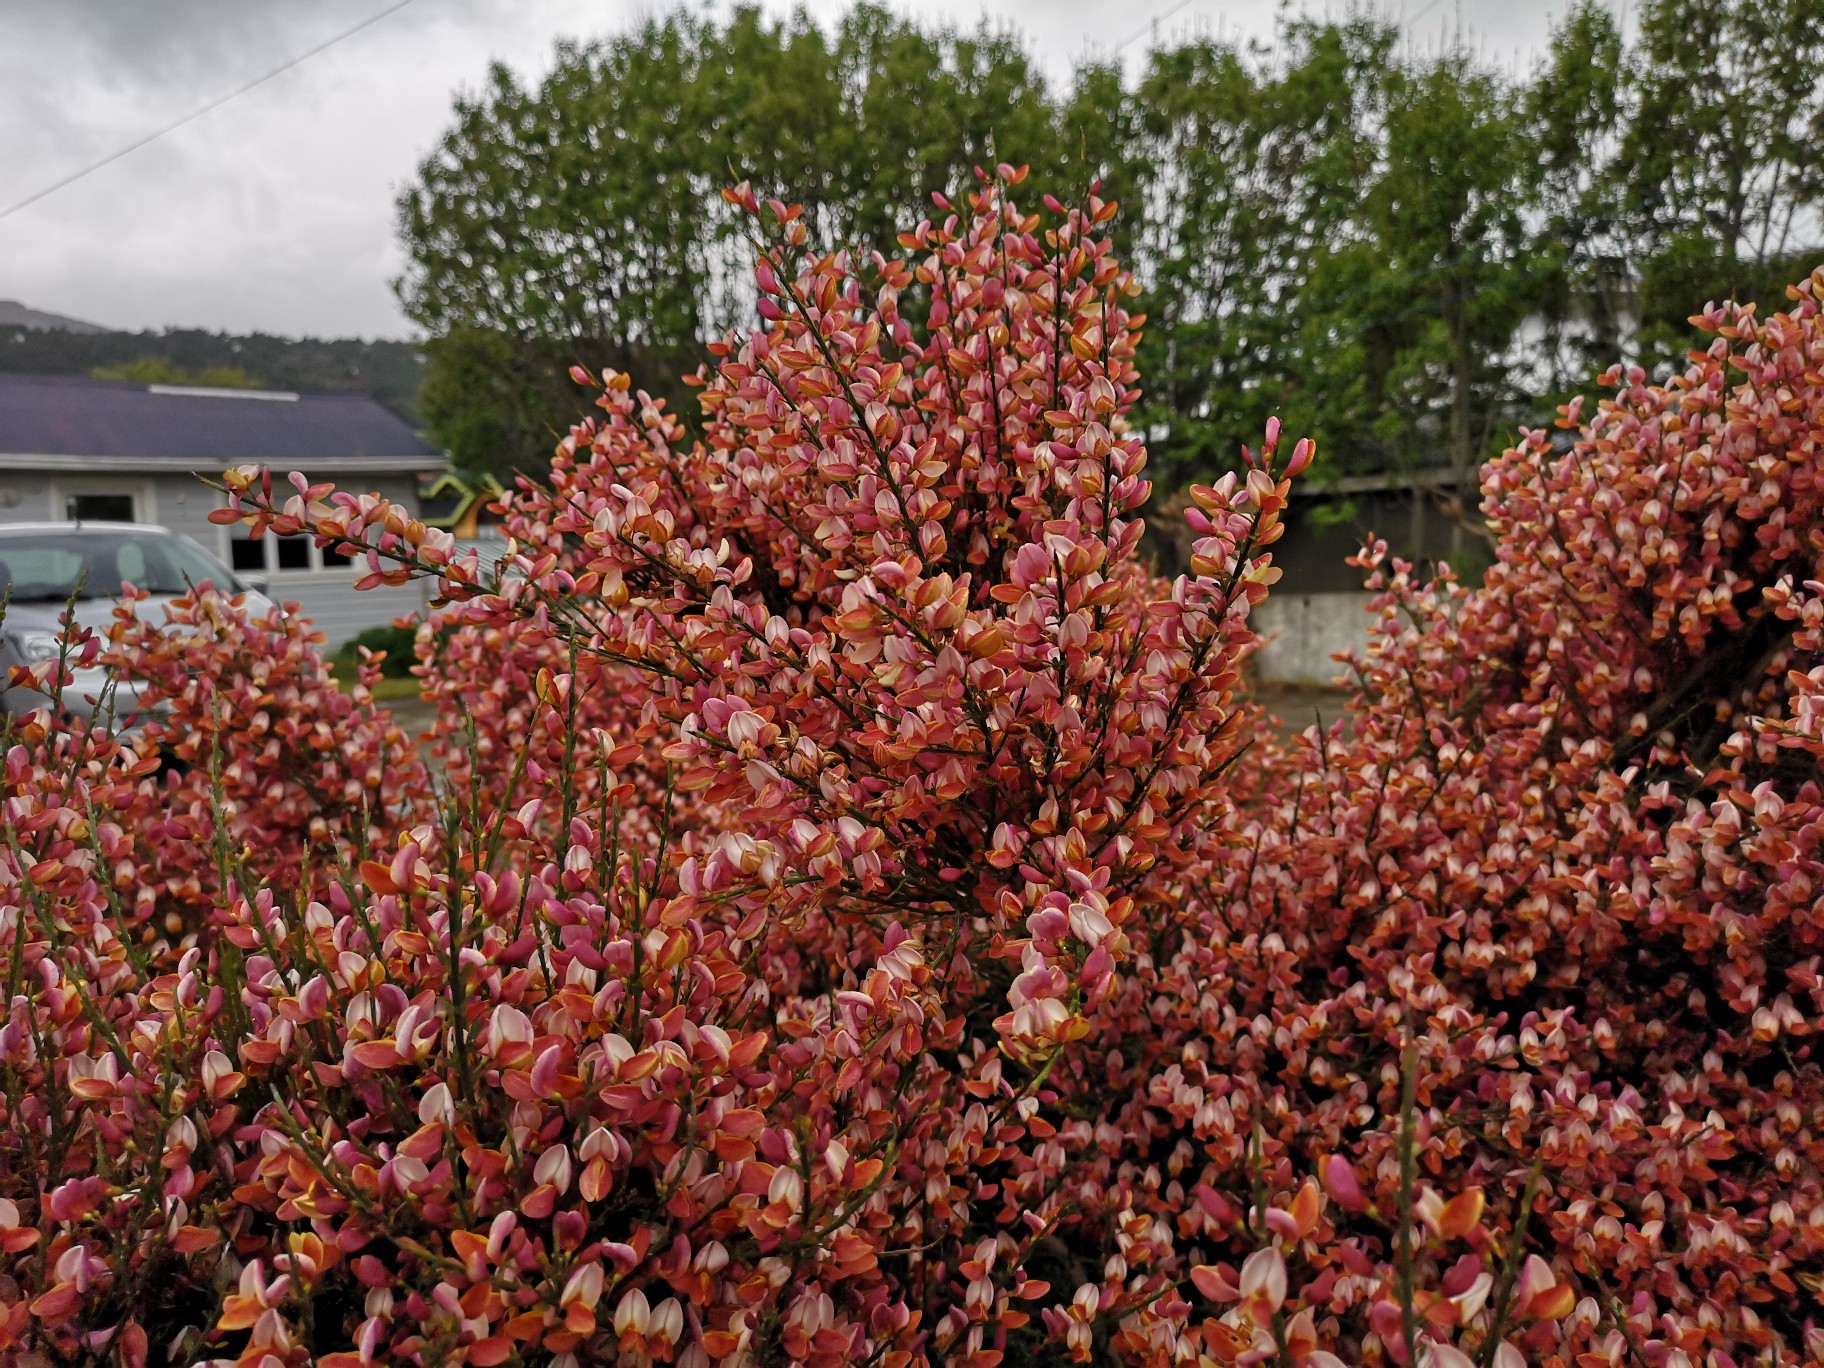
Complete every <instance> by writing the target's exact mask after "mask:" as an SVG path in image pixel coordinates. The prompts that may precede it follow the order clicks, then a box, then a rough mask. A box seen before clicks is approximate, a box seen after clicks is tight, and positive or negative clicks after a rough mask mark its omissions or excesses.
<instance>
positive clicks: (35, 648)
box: [8, 632, 62, 665]
mask: <svg viewBox="0 0 1824 1368" xmlns="http://www.w3.org/2000/svg"><path fill="white" fill-rule="evenodd" d="M8 635H9V636H10V638H11V640H12V643H13V649H14V650H15V651H17V652H19V658H20V659H21V660H23V661H24V662H25V663H26V664H27V665H36V664H37V663H38V662H39V661H41V660H52V659H55V658H56V655H57V652H58V651H59V650H60V649H61V647H62V639H61V638H60V637H59V636H58V635H57V633H55V632H11V633H9V634H8Z"/></svg>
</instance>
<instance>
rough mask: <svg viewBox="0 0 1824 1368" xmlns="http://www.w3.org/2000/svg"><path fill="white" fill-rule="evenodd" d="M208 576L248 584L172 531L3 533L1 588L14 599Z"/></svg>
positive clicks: (165, 587) (171, 585) (156, 585)
mask: <svg viewBox="0 0 1824 1368" xmlns="http://www.w3.org/2000/svg"><path fill="white" fill-rule="evenodd" d="M204 580H212V581H214V583H215V584H216V585H217V586H219V587H221V588H224V589H227V590H230V591H231V592H234V593H239V592H241V590H243V589H244V588H246V586H245V585H243V584H242V583H241V582H240V581H239V580H237V579H236V578H235V577H234V576H233V574H231V573H230V572H229V571H228V570H227V569H226V568H225V567H224V566H223V565H222V564H221V562H219V561H217V560H216V559H215V558H214V557H213V556H211V555H210V554H209V553H208V552H206V551H204V550H203V549H202V548H201V547H200V546H198V545H196V543H194V542H192V541H190V540H188V539H187V538H184V537H179V536H174V535H171V534H169V533H162V532H151V531H147V532H129V531H120V532H102V531H86V530H85V531H81V532H75V531H71V532H19V533H4V534H0V590H6V591H10V594H11V597H12V601H13V602H14V603H43V602H53V601H54V602H59V603H60V602H63V601H64V600H66V599H68V598H69V597H70V596H71V595H75V596H76V597H77V598H83V599H98V598H113V597H114V596H115V595H116V594H118V593H119V592H120V586H121V585H122V584H123V583H132V584H134V585H136V586H137V587H139V588H141V589H144V590H146V591H147V592H148V593H152V594H181V593H183V592H185V591H186V590H188V589H189V588H190V587H191V586H192V585H193V584H201V583H202V582H203V581H204ZM79 591H80V592H79Z"/></svg>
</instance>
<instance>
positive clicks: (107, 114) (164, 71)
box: [0, 0, 1550, 336]
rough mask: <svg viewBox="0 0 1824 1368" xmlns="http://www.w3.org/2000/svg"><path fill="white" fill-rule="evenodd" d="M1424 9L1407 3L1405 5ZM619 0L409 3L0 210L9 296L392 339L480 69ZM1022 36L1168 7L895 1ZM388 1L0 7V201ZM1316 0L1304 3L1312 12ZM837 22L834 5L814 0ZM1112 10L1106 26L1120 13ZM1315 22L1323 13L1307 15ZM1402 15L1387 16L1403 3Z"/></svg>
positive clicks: (1437, 12) (125, 323) (1265, 28)
mask: <svg viewBox="0 0 1824 1368" xmlns="http://www.w3.org/2000/svg"><path fill="white" fill-rule="evenodd" d="M1424 6H1425V0H1408V4H1407V6H1406V8H1407V9H1408V10H1409V11H1412V12H1417V11H1418V10H1420V9H1422V8H1424ZM666 7H668V6H667V5H665V4H656V5H655V4H636V3H631V2H630V0H513V3H508V2H507V0H416V2H415V3H413V4H412V5H410V6H408V7H407V8H406V9H404V10H402V11H401V12H399V13H398V14H395V15H393V16H391V17H389V18H387V19H384V20H382V21H381V22H379V23H377V24H375V25H373V26H372V27H371V28H368V29H366V30H365V31H363V32H361V33H359V34H357V35H355V36H354V37H352V38H350V39H349V40H348V41H347V42H345V43H342V44H339V45H337V46H336V47H333V48H331V49H330V50H328V51H327V52H324V53H322V54H321V55H319V56H318V57H315V58H313V59H311V60H310V61H308V62H306V63H304V64H302V65H300V66H299V67H297V68H296V69H294V70H292V71H289V72H287V73H285V74H284V75H281V76H279V77H277V78H276V79H274V80H273V81H271V82H269V83H267V84H266V85H263V86H261V87H259V88H258V89H256V90H253V91H251V92H249V93H248V94H246V95H244V96H242V97H240V98H238V99H236V100H234V101H232V102H231V103H229V104H227V105H225V106H223V107H222V108H221V109H218V110H215V111H213V112H212V113H210V114H207V115H205V116H203V117H202V118H200V119H198V120H196V121H195V122H194V123H191V124H189V125H187V126H185V127H184V128H182V129H180V130H178V131H177V132H175V133H173V134H171V135H170V136H169V137H166V138H163V139H160V140H159V141H157V142H155V143H153V144H152V145H150V146H148V147H145V148H142V149H141V150H139V151H137V152H134V153H133V154H131V155H130V156H128V157H125V158H123V159H121V160H120V161H118V162H115V163H114V164H112V165H110V166H108V167H106V168H105V169H103V170H101V171H98V172H96V173H95V174H93V175H91V176H88V177H86V178H84V179H83V180H81V181H79V182H77V183H75V184H73V185H71V186H69V187H68V188H66V189H64V190H61V191H59V192H57V193H56V194H55V195H52V196H50V197H48V198H46V199H45V200H43V201H42V202H40V203H38V204H34V205H32V206H31V207H29V208H27V209H24V210H22V211H21V212H19V213H17V214H15V215H13V216H11V217H10V218H7V219H4V220H0V298H18V299H22V300H25V301H26V302H27V303H29V304H32V305H35V306H36V307H39V308H44V309H51V310H55V311H56V312H59V313H65V314H71V315H74V316H76V317H80V318H90V319H93V320H95V321H96V322H100V323H104V324H108V325H110V326H115V327H129V328H140V327H160V326H164V325H167V324H170V325H184V326H203V327H211V328H225V329H230V330H235V331H250V330H254V329H260V330H264V331H269V332H281V333H292V334H316V335H348V334H351V333H354V334H361V335H368V336H375V335H379V336H401V335H404V333H405V332H406V330H407V325H406V323H405V320H404V318H403V317H402V316H401V314H400V313H399V310H398V306H397V304H396V302H395V301H394V300H393V297H392V294H391V291H390V290H389V288H388V282H389V280H390V279H391V278H392V277H393V276H394V275H396V274H397V272H398V270H399V267H400V264H401V263H400V256H399V251H398V247H397V244H396V243H395V241H394V238H393V222H392V220H393V208H392V206H393V199H394V196H395V194H396V193H397V190H398V188H399V187H400V186H401V185H403V184H405V183H406V182H408V181H409V180H410V179H411V177H412V175H413V172H414V169H415V167H416V165H417V162H418V160H419V159H420V158H421V157H422V156H423V155H424V154H425V152H426V151H427V150H428V149H429V148H430V147H431V146H432V144H433V143H434V142H435V141H436V139H437V138H438V136H439V135H440V134H441V132H442V131H443V129H444V127H445V125H446V124H447V121H448V113H449V108H450V102H451V98H452V96H453V94H454V92H455V91H456V90H457V89H458V88H461V87H465V86H466V87H471V88H472V87H474V86H476V85H478V84H479V83H480V82H481V80H482V78H483V76H484V74H485V72H486V70H487V67H488V64H489V62H490V61H491V60H494V59H496V58H498V59H500V60H503V61H505V62H507V63H508V65H510V66H512V67H514V68H515V69H516V70H519V71H521V72H522V73H526V74H532V75H536V74H537V73H539V72H540V71H542V70H543V69H544V67H545V66H546V64H547V63H548V61H549V56H550V52H551V49H552V46H553V44H554V43H555V41H556V40H557V39H558V38H560V37H564V36H590V35H594V34H599V33H604V32H611V31H614V30H617V29H620V28H623V27H625V26H627V25H628V24H631V23H635V22H638V21H639V20H640V19H642V18H644V17H645V16H646V15H648V14H650V13H651V12H653V11H654V10H655V9H663V8H666ZM788 7H789V6H788V4H786V3H781V2H780V0H768V8H769V9H775V10H784V9H786V8H788ZM896 7H898V8H903V9H907V10H909V11H910V10H915V11H916V12H917V13H918V14H920V15H921V16H924V17H927V18H931V19H941V20H943V21H946V22H949V23H953V24H956V25H958V26H962V27H973V26H975V25H976V24H977V23H978V22H980V21H982V20H983V19H987V20H988V21H990V22H993V23H1002V22H1005V23H1009V24H1011V25H1013V26H1014V27H1016V28H1018V29H1019V30H1020V31H1022V32H1023V33H1024V34H1025V35H1026V37H1027V38H1028V40H1029V41H1030V43H1031V44H1032V46H1033V47H1034V49H1035V50H1036V51H1037V52H1038V54H1039V56H1040V57H1041V59H1042V60H1043V61H1044V63H1045V64H1046V67H1047V69H1048V70H1049V71H1050V72H1051V73H1052V75H1053V76H1054V77H1055V78H1057V79H1064V78H1066V77H1067V76H1068V74H1069V72H1070V70H1071V68H1072V66H1073V65H1074V64H1075V63H1077V62H1080V61H1082V60H1085V59H1092V58H1099V57H1104V56H1106V55H1107V53H1108V52H1109V50H1110V48H1111V47H1113V45H1114V44H1115V43H1116V42H1118V41H1120V40H1121V39H1124V38H1128V37H1130V36H1132V35H1135V34H1139V35H1141V36H1140V37H1139V38H1138V39H1137V41H1135V42H1134V43H1133V44H1132V45H1131V46H1130V47H1129V49H1128V51H1127V52H1126V53H1124V54H1123V57H1124V58H1125V59H1128V60H1135V59H1137V58H1138V57H1139V56H1140V55H1141V54H1143V53H1144V51H1145V49H1146V47H1147V45H1148V42H1149V41H1150V39H1151V36H1152V35H1151V29H1150V26H1149V23H1148V17H1149V13H1150V14H1159V13H1161V12H1164V11H1168V10H1170V9H1172V7H1173V5H1172V0H1153V3H1151V4H1143V5H1134V6H1127V7H1119V6H1110V5H1108V4H1107V0H993V3H988V4H984V3H982V0H917V2H916V3H912V2H910V0H899V3H898V4H897V5H896ZM382 8H384V0H312V3H308V4H292V5H275V4H261V3H248V0H156V3H154V2H153V0H8V3H6V4H5V5H3V6H0V207H4V206H5V205H7V204H11V203H13V202H15V201H17V200H18V199H21V198H23V197H24V196H25V195H27V194H29V193H32V192H33V191H35V190H37V189H39V188H41V187H43V186H44V185H47V184H49V183H51V182H53V181H55V180H57V179H59V178H60V177H62V176H64V175H67V174H69V173H70V172H71V171H73V170H75V169H76V168H78V167H81V166H83V165H85V164H87V163H88V162H91V161H93V160H95V159H97V158H99V157H101V156H104V155H106V154H108V153H109V152H111V151H114V150H116V149H117V148H119V147H121V146H123V145H125V144H127V143H130V142H132V141H134V140H135V139H136V138H138V137H141V136H144V134H146V133H147V132H150V131H151V130H152V129H154V128H157V127H159V126H161V125H163V124H165V123H168V122H170V121H171V120H173V119H175V118H178V117H180V116H181V115H183V114H185V113H187V112H188V111H190V110H191V109H194V108H195V107H196V106H198V105H199V104H202V103H203V102H205V101H207V100H210V99H212V98H214V97H216V96H218V95H220V94H223V93H225V92H226V91H229V90H232V89H234V88H235V87H236V86H238V85H240V84H242V83H243V82H245V81H248V80H250V79H252V78H253V77H255V76H258V75H260V74H262V73H263V72H265V71H267V70H270V69H271V68H272V67H274V66H277V65H278V64H280V63H281V62H283V61H285V60H286V59H287V58H289V57H291V56H293V55H295V54H296V53H298V52H300V51H302V50H304V49H306V48H308V47H311V46H313V45H314V44H316V43H319V42H321V41H323V40H324V39H326V38H328V37H330V36H332V35H334V34H335V33H338V32H340V31H341V30H343V29H345V28H347V27H349V26H350V25H352V24H354V23H357V22H359V21H360V20H361V19H362V18H364V17H367V16H369V15H372V14H374V13H377V12H378V11H379V10H380V9H382ZM1310 8H1316V6H1315V5H1313V6H1311V7H1310ZM809 9H810V11H811V13H812V14H814V15H816V16H817V17H819V18H820V19H824V20H828V19H832V18H834V16H835V15H836V14H837V13H839V12H840V9H841V5H840V4H839V3H838V0H812V3H811V4H810V5H809ZM1280 9H1281V6H1280V5H1279V4H1278V3H1277V2H1276V0H1193V2H1192V3H1191V4H1189V5H1187V6H1185V7H1183V8H1182V9H1181V10H1179V11H1178V12H1177V13H1175V14H1172V15H1171V16H1170V17H1168V18H1167V19H1166V20H1165V21H1164V22H1163V23H1162V24H1160V26H1159V29H1158V32H1159V36H1160V37H1162V38H1164V39H1167V40H1170V39H1173V38H1178V37H1183V36H1184V35H1185V34H1187V33H1192V32H1203V33H1214V32H1223V33H1227V34H1230V35H1236V36H1259V37H1263V38H1264V37H1268V36H1270V35H1271V33H1272V30H1273V25H1274V19H1275V15H1276V14H1277V13H1279V12H1280ZM1111 12H1112V13H1113V14H1114V15H1116V16H1117V17H1118V19H1119V22H1118V23H1117V22H1114V21H1112V20H1111V18H1110V15H1111ZM1320 12H1321V11H1320ZM1394 12H1395V13H1396V14H1397V13H1398V12H1399V11H1398V9H1397V8H1396V9H1395V10H1394ZM1549 15H1550V10H1548V9H1547V8H1546V7H1545V6H1542V5H1529V4H1527V3H1524V0H1523V2H1522V3H1513V0H1446V2H1445V3H1444V4H1442V5H1437V6H1435V7H1433V8H1432V9H1431V10H1430V12H1429V13H1428V14H1426V15H1424V17H1423V18H1421V19H1420V20H1419V21H1418V22H1417V23H1416V24H1415V25H1414V26H1413V28H1412V30H1411V32H1410V34H1409V37H1410V40H1411V41H1413V42H1415V43H1416V44H1419V45H1427V44H1430V43H1435V42H1437V41H1439V40H1440V38H1441V36H1442V35H1444V34H1446V33H1449V32H1453V31H1455V30H1456V26H1458V25H1461V26H1462V29H1463V31H1465V32H1466V33H1468V34H1470V35H1472V36H1473V37H1474V38H1475V39H1476V40H1477V41H1478V42H1479V44H1480V45H1481V46H1482V47H1483V49H1484V51H1485V52H1486V53H1487V54H1488V55H1489V56H1490V57H1492V58H1494V59H1496V60H1501V61H1504V62H1506V61H1508V60H1510V59H1513V60H1518V57H1517V54H1524V53H1528V52H1533V51H1536V50H1537V49H1538V48H1539V46H1540V45H1541V44H1542V43H1543V41H1544V39H1545V36H1546V34H1547V32H1548V28H1549Z"/></svg>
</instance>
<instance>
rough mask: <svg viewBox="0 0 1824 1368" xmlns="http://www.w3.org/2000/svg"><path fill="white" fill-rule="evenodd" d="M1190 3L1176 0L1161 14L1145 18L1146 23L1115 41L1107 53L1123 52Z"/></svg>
mask: <svg viewBox="0 0 1824 1368" xmlns="http://www.w3.org/2000/svg"><path fill="white" fill-rule="evenodd" d="M1190 3H1191V0H1178V3H1177V4H1175V5H1173V6H1172V7H1171V8H1170V9H1168V10H1166V11H1165V12H1164V13H1163V14H1155V15H1154V16H1153V17H1152V18H1151V19H1149V20H1147V21H1146V23H1144V24H1142V25H1141V26H1140V27H1139V28H1137V29H1135V30H1134V31H1133V32H1132V33H1130V34H1128V35H1127V37H1125V38H1123V39H1122V40H1121V41H1120V42H1118V43H1116V44H1115V45H1114V47H1113V48H1112V49H1110V51H1109V54H1108V55H1109V56H1110V57H1113V56H1114V55H1115V54H1116V53H1118V52H1123V51H1125V50H1126V49H1128V48H1130V47H1132V46H1133V45H1134V44H1135V43H1137V42H1139V41H1140V40H1141V39H1142V38H1144V37H1146V35H1147V34H1149V33H1153V32H1155V31H1157V29H1158V28H1159V25H1161V24H1163V23H1164V22H1165V21H1166V20H1167V19H1170V18H1171V17H1172V16H1173V15H1174V14H1176V13H1178V11H1179V10H1181V9H1184V8H1185V7H1186V6H1187V5H1189V4H1190Z"/></svg>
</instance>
